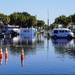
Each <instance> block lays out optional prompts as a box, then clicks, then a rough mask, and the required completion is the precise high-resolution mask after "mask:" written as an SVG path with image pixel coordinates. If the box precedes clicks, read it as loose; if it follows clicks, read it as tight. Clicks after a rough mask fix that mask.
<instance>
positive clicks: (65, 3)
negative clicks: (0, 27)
mask: <svg viewBox="0 0 75 75" xmlns="http://www.w3.org/2000/svg"><path fill="white" fill-rule="evenodd" d="M13 12H27V13H29V14H31V15H33V16H35V15H37V17H36V18H37V19H38V20H44V21H45V23H46V24H47V19H48V18H49V24H51V23H53V22H54V21H55V18H57V17H59V16H61V15H65V16H70V15H73V14H74V13H75V0H1V1H0V13H3V14H5V15H10V14H12V13H13ZM48 13H49V14H48Z"/></svg>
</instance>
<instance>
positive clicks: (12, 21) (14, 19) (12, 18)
mask: <svg viewBox="0 0 75 75" xmlns="http://www.w3.org/2000/svg"><path fill="white" fill-rule="evenodd" d="M9 17H10V24H16V23H17V20H18V17H19V15H18V14H17V13H16V12H14V13H13V14H11V15H10V16H9Z"/></svg>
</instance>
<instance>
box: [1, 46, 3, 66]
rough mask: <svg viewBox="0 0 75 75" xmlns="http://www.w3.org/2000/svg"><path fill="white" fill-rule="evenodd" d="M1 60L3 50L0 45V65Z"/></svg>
mask: <svg viewBox="0 0 75 75" xmlns="http://www.w3.org/2000/svg"><path fill="white" fill-rule="evenodd" d="M2 60H3V52H2V47H0V65H2Z"/></svg>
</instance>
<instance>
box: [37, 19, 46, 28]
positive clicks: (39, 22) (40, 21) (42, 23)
mask: <svg viewBox="0 0 75 75" xmlns="http://www.w3.org/2000/svg"><path fill="white" fill-rule="evenodd" d="M44 25H45V22H44V21H43V20H38V21H37V26H38V27H44Z"/></svg>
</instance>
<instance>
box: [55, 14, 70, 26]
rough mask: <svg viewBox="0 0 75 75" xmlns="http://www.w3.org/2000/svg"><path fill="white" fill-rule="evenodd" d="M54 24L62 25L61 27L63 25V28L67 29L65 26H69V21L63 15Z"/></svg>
mask: <svg viewBox="0 0 75 75" xmlns="http://www.w3.org/2000/svg"><path fill="white" fill-rule="evenodd" d="M54 23H56V24H62V25H64V26H66V27H67V25H68V24H69V19H68V17H66V16H65V15H62V16H59V17H57V18H56V19H55V22H54Z"/></svg>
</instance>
